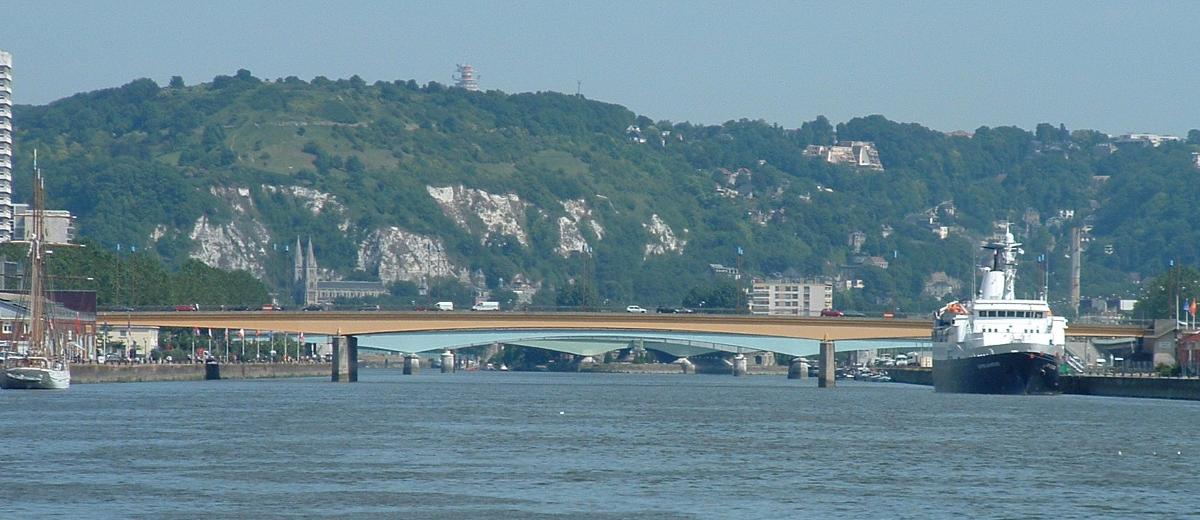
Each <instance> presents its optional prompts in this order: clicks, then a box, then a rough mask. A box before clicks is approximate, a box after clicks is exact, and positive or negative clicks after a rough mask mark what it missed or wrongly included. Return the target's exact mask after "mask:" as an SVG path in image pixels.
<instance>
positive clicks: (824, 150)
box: [804, 141, 883, 171]
mask: <svg viewBox="0 0 1200 520" xmlns="http://www.w3.org/2000/svg"><path fill="white" fill-rule="evenodd" d="M804 155H805V156H806V157H819V158H821V159H824V160H825V162H828V163H831V164H848V165H850V166H856V167H859V168H867V169H870V170H878V171H883V163H882V162H880V160H879V150H877V149H876V148H875V143H872V142H870V141H838V143H837V144H835V145H833V146H825V145H816V144H813V145H808V146H807V147H805V148H804Z"/></svg>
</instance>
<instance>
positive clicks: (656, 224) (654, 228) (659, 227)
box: [642, 213, 687, 258]
mask: <svg viewBox="0 0 1200 520" xmlns="http://www.w3.org/2000/svg"><path fill="white" fill-rule="evenodd" d="M642 227H643V228H646V231H647V232H649V233H650V238H651V241H650V243H648V244H646V248H645V252H644V253H643V254H644V256H645V257H647V258H648V257H650V255H665V254H667V253H678V254H682V253H683V246H685V245H687V240H684V239H681V238H677V237H676V236H675V232H674V231H672V230H671V226H668V225H667V223H666V222H663V220H662V218H661V217H659V216H658V214H657V213H655V214H653V215H650V223H649V224H642ZM683 232H684V233H687V230H686V229H685V230H683Z"/></svg>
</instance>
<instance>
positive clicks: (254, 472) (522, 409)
mask: <svg viewBox="0 0 1200 520" xmlns="http://www.w3.org/2000/svg"><path fill="white" fill-rule="evenodd" d="M1198 425H1200V402H1189V401H1165V400H1153V399H1141V400H1138V399H1122V398H1100V397H1087V396H1074V395H1061V396H981V395H952V394H936V393H934V392H933V391H932V390H931V389H930V388H929V387H922V386H910V385H903V384H895V383H892V384H889V383H865V382H863V383H859V382H854V381H838V384H837V388H835V389H832V390H827V389H818V388H816V384H815V381H814V380H812V379H809V380H805V381H789V380H787V379H785V378H783V377H779V376H751V377H742V378H734V377H730V376H708V375H687V376H685V375H657V376H656V375H624V374H564V373H515V372H508V373H501V372H475V373H458V374H445V375H443V374H437V373H433V372H432V371H426V372H425V373H422V374H421V375H418V376H407V377H406V376H402V375H400V373H399V371H396V370H363V371H362V372H361V381H360V382H359V383H356V384H334V383H329V382H328V381H327V380H324V379H312V378H309V379H276V380H242V381H208V382H203V381H196V382H169V383H132V384H94V385H76V386H73V387H72V388H71V389H70V390H67V391H62V392H53V391H46V392H35V391H0V439H2V440H0V446H2V449H3V453H2V456H0V464H2V467H3V470H2V471H0V518H29V517H34V516H38V515H41V516H61V517H69V518H197V517H217V518H228V517H235V518H309V517H315V518H322V517H323V518H355V517H359V518H401V517H402V518H604V519H608V518H788V517H791V518H801V517H806V518H830V517H838V518H863V517H883V518H961V517H972V518H1024V517H1047V518H1095V517H1111V518H1129V517H1136V516H1157V517H1162V518H1178V517H1183V516H1186V515H1195V514H1198V513H1197V511H1198V510H1200V491H1198V488H1197V485H1196V484H1197V478H1198V477H1197V476H1196V475H1197V474H1198V473H1200V432H1198V431H1197V426H1198Z"/></svg>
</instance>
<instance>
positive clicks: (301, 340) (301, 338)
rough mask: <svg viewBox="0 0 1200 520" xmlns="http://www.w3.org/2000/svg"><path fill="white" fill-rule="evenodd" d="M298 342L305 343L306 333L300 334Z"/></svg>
mask: <svg viewBox="0 0 1200 520" xmlns="http://www.w3.org/2000/svg"><path fill="white" fill-rule="evenodd" d="M297 341H298V342H300V343H304V333H303V332H301V333H300V339H299V340H297Z"/></svg>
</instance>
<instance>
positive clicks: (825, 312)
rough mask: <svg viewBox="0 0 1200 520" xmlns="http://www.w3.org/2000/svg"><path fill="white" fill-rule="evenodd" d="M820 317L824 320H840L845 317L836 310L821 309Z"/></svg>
mask: <svg viewBox="0 0 1200 520" xmlns="http://www.w3.org/2000/svg"><path fill="white" fill-rule="evenodd" d="M821 316H824V317H826V318H840V317H842V316H845V313H843V312H842V311H839V310H837V309H821Z"/></svg>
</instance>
